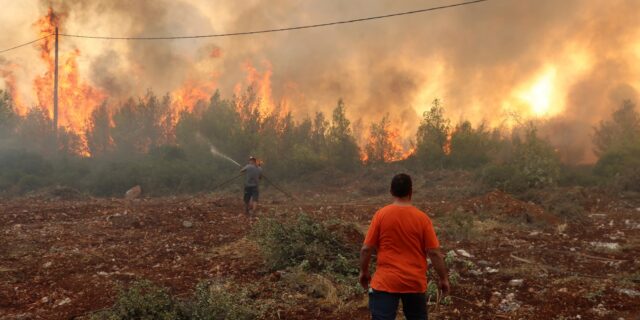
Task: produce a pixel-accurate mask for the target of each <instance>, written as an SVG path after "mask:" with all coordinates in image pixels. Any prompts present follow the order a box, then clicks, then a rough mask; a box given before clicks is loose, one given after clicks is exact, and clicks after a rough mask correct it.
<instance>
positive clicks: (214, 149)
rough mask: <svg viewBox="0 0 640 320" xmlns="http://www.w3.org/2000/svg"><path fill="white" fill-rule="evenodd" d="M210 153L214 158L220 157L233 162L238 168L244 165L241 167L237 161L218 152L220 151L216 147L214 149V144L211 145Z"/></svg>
mask: <svg viewBox="0 0 640 320" xmlns="http://www.w3.org/2000/svg"><path fill="white" fill-rule="evenodd" d="M209 151H211V154H212V155H214V156H218V157H220V158H223V159H227V160H229V161H231V162H233V163H234V164H235V165H236V166H238V167H242V165H240V164H239V163H238V162H237V161H235V160H233V159H231V158H230V157H229V156H227V155H226V154H224V153H222V152H220V151H218V149H216V147H214V146H213V145H212V144H209Z"/></svg>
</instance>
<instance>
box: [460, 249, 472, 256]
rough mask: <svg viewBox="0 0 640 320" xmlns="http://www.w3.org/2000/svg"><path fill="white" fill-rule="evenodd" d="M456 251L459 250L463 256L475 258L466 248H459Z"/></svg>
mask: <svg viewBox="0 0 640 320" xmlns="http://www.w3.org/2000/svg"><path fill="white" fill-rule="evenodd" d="M456 252H457V253H458V254H459V255H461V256H463V257H465V258H473V256H472V255H471V254H470V253H469V252H467V251H466V250H463V249H458V250H456Z"/></svg>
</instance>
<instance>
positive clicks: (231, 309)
mask: <svg viewBox="0 0 640 320" xmlns="http://www.w3.org/2000/svg"><path fill="white" fill-rule="evenodd" d="M184 313H185V315H186V316H187V318H188V319H191V320H221V319H229V320H249V319H256V318H258V316H259V315H260V311H259V310H258V309H256V308H254V306H252V302H251V301H250V300H249V299H248V298H247V297H246V295H245V294H242V293H240V294H238V293H232V292H230V291H229V290H228V289H227V288H225V287H224V286H222V285H219V284H214V283H210V282H202V283H200V284H198V286H197V287H196V292H195V297H194V299H193V300H191V301H189V302H187V303H185V305H184Z"/></svg>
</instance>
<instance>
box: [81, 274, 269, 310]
mask: <svg viewBox="0 0 640 320" xmlns="http://www.w3.org/2000/svg"><path fill="white" fill-rule="evenodd" d="M260 315H261V310H260V308H256V305H254V303H253V302H252V301H250V299H248V297H247V295H246V293H244V292H235V291H233V290H229V288H226V287H224V286H222V285H219V284H215V283H211V282H202V283H200V284H199V285H198V286H197V287H196V292H195V295H194V297H192V298H191V299H189V300H185V301H181V300H178V299H176V298H175V297H172V296H171V295H170V294H169V292H168V291H167V289H165V288H162V287H160V286H157V285H155V284H153V283H151V282H149V281H146V280H142V281H138V282H135V283H133V284H132V285H131V286H130V287H129V288H128V289H126V290H122V291H121V292H120V294H119V295H118V298H117V299H116V302H115V303H114V305H113V306H112V307H111V308H109V309H106V310H103V311H100V312H97V313H95V314H93V315H92V316H91V320H131V319H140V320H227V319H228V320H249V319H256V318H258V317H259V316H260Z"/></svg>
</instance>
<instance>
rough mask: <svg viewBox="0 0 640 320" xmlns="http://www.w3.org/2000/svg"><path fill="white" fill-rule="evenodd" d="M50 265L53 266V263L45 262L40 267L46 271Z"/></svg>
mask: <svg viewBox="0 0 640 320" xmlns="http://www.w3.org/2000/svg"><path fill="white" fill-rule="evenodd" d="M52 264H53V262H51V261H48V262H45V263H44V264H43V265H42V267H43V268H45V269H47V268H49V267H51V265H52Z"/></svg>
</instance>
